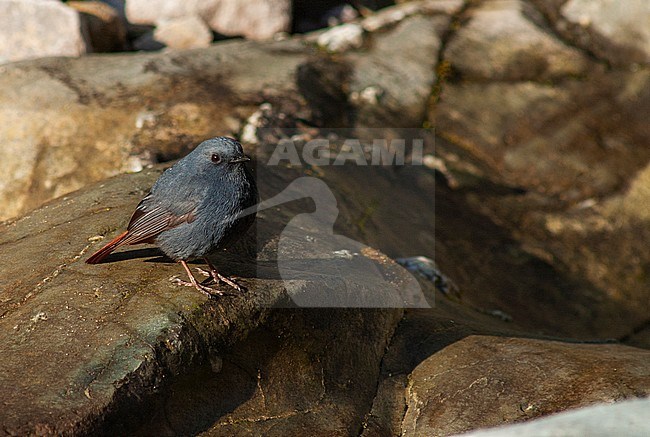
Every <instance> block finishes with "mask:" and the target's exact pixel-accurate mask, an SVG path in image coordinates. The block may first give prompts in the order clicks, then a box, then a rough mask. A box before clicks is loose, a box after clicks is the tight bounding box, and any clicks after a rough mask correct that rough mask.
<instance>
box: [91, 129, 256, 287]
mask: <svg viewBox="0 0 650 437" xmlns="http://www.w3.org/2000/svg"><path fill="white" fill-rule="evenodd" d="M247 160H249V158H247V157H246V155H244V151H243V149H242V146H241V145H240V144H239V143H238V142H237V141H235V140H233V139H231V138H226V137H217V138H213V139H210V140H207V141H204V142H203V143H201V144H200V145H199V146H198V147H196V148H195V149H194V150H193V151H192V152H191V153H189V154H188V155H187V156H185V157H184V158H183V159H181V160H180V161H178V162H177V163H176V164H175V165H174V166H172V167H171V168H170V169H168V170H167V171H165V172H164V173H163V174H162V175H161V176H160V178H159V179H158V180H157V181H156V183H155V184H154V186H153V187H152V189H151V192H150V193H149V194H148V195H147V196H145V198H144V199H142V201H141V202H140V204H139V205H138V206H137V208H136V210H135V212H134V213H133V216H132V217H131V220H130V222H129V226H128V228H127V231H126V232H124V233H123V234H121V235H120V236H118V237H117V238H115V239H114V240H113V241H111V242H110V243H108V244H107V245H106V246H104V247H103V248H102V249H100V250H99V251H98V252H96V253H95V254H94V255H92V256H91V257H90V258H89V259H88V260H87V261H86V262H87V263H89V264H96V263H99V262H101V260H102V259H104V258H105V257H106V256H108V254H110V253H111V252H112V251H114V250H115V249H116V248H118V247H119V246H122V245H126V244H138V243H155V244H156V245H158V247H159V248H160V249H161V250H162V251H163V252H164V253H165V255H167V256H168V257H170V258H172V259H174V260H176V261H179V262H181V263H182V264H183V266H184V267H185V268H186V270H188V273H189V269H188V268H187V264H186V263H185V261H187V260H190V259H194V258H204V259H205V258H206V257H207V255H209V254H210V253H212V252H214V251H217V250H219V249H222V248H225V247H227V246H228V245H230V244H232V243H233V242H234V241H236V240H237V239H238V238H239V237H241V236H242V235H243V234H244V233H245V232H246V230H247V229H248V228H249V227H250V226H251V225H252V223H253V222H254V220H255V214H254V208H252V207H253V206H254V205H255V204H257V202H258V193H257V186H256V184H255V180H254V178H253V176H252V175H251V173H250V172H249V170H248V169H247V168H246V166H245V164H244V161H247ZM245 210H247V214H245V215H242V212H243V211H245ZM251 211H253V212H251ZM206 262H208V264H209V265H210V268H211V270H212V271H211V273H213V274H212V277H213V279H214V280H215V281H217V282H218V281H223V282H227V283H230V282H229V281H228V280H225V278H224V277H222V276H221V275H219V274H218V273H217V272H216V269H214V267H213V266H212V265H211V264H210V263H209V261H208V260H207V259H206ZM190 281H191V284H192V285H194V286H197V285H198V284H197V283H196V281H195V280H194V277H193V276H192V275H191V274H190ZM230 285H233V284H230ZM233 286H234V285H233ZM197 288H198V289H199V290H201V291H204V292H206V290H205V288H206V287H204V286H197ZM202 288H203V289H202ZM236 288H237V287H236Z"/></svg>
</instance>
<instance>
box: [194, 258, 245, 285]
mask: <svg viewBox="0 0 650 437" xmlns="http://www.w3.org/2000/svg"><path fill="white" fill-rule="evenodd" d="M203 260H204V261H205V263H206V264H207V265H208V267H210V276H211V277H212V279H213V280H214V281H215V282H216V283H217V284H218V283H219V282H223V283H224V284H227V285H229V286H230V287H232V288H234V289H235V290H237V291H239V292H244V291H246V287H244V286H242V285H239V284H238V283H236V282H235V281H234V280H233V279H232V278H229V277H227V276H224V275H222V274H221V273H219V272H218V271H217V268H216V267H215V266H214V265H213V264H212V263H211V262H210V260H209V259H207V258H203Z"/></svg>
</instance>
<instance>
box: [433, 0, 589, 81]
mask: <svg viewBox="0 0 650 437" xmlns="http://www.w3.org/2000/svg"><path fill="white" fill-rule="evenodd" d="M468 14H469V17H470V18H469V22H468V23H467V24H466V25H464V26H463V27H462V28H461V29H459V31H458V32H456V33H455V34H454V36H453V37H452V39H451V41H450V42H449V45H448V46H447V49H446V51H445V57H446V59H447V60H448V61H449V62H450V63H451V66H452V67H453V68H454V69H456V70H457V72H458V73H459V74H460V75H461V76H462V77H463V78H464V79H476V80H481V79H492V80H549V79H558V78H561V77H567V76H569V77H571V76H578V75H582V74H584V73H586V72H587V70H588V69H589V66H590V63H589V61H588V59H587V57H586V56H585V54H583V53H581V52H580V51H578V50H577V49H575V48H573V47H569V46H567V45H565V44H563V43H562V42H561V41H559V40H558V39H557V38H555V37H554V36H553V35H552V34H551V32H549V31H548V30H547V29H545V28H544V27H543V25H542V24H541V22H543V20H542V18H541V16H540V15H539V14H538V13H536V12H535V11H534V10H533V9H532V8H530V7H527V6H526V4H525V3H523V2H521V1H518V0H499V1H491V2H486V3H483V4H482V5H480V6H478V7H477V8H476V9H471V10H470V11H469V12H468Z"/></svg>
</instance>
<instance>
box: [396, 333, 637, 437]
mask: <svg viewBox="0 0 650 437" xmlns="http://www.w3.org/2000/svg"><path fill="white" fill-rule="evenodd" d="M649 394H650V351H647V350H643V349H636V348H632V347H628V346H621V345H603V344H601V345H595V344H566V343H559V342H548V341H541V340H531V339H518V338H501V337H483V336H471V337H468V338H466V339H463V340H461V341H458V342H456V343H454V344H452V345H450V346H447V347H446V348H444V349H443V350H441V351H440V352H437V353H435V354H433V355H432V356H431V357H429V358H427V359H426V360H425V361H423V362H422V363H421V364H419V365H418V366H417V367H416V368H415V370H414V371H413V372H412V373H411V375H410V376H409V383H408V392H407V405H408V409H407V411H406V415H405V416H404V420H403V423H402V433H403V435H450V434H457V433H461V432H464V431H468V430H470V429H474V428H476V427H489V426H497V425H501V424H503V423H504V422H516V421H521V420H525V419H529V418H534V417H539V416H542V415H546V414H549V413H552V412H558V411H562V410H565V409H569V408H576V407H581V406H586V405H590V404H593V403H596V402H613V401H617V400H621V399H625V398H629V397H642V396H648V395H649ZM470 406H471V407H470Z"/></svg>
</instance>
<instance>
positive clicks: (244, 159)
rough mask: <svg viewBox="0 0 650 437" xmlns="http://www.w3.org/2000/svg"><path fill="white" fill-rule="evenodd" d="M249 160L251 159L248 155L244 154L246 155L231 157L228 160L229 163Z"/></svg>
mask: <svg viewBox="0 0 650 437" xmlns="http://www.w3.org/2000/svg"><path fill="white" fill-rule="evenodd" d="M250 160H251V159H250V158H249V157H248V156H246V155H242V156H240V157H239V158H235V159H231V160H230V163H231V164H236V163H238V162H246V161H250Z"/></svg>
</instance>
